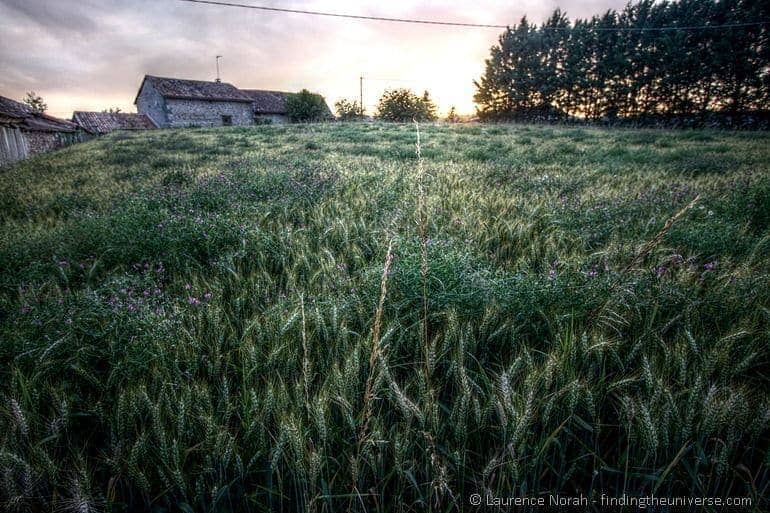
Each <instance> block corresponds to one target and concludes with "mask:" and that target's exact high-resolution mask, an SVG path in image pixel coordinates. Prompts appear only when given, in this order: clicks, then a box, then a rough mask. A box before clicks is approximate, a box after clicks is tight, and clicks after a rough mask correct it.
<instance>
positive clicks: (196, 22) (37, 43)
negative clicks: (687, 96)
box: [0, 0, 625, 118]
mask: <svg viewBox="0 0 770 513" xmlns="http://www.w3.org/2000/svg"><path fill="white" fill-rule="evenodd" d="M255 5H257V4H255ZM258 5H265V6H271V7H280V8H295V9H313V10H317V11H327V12H334V13H345V14H353V15H363V16H384V17H399V18H412V19H423V20H440V21H451V22H464V23H486V24H502V25H512V24H514V23H518V21H519V20H520V19H521V18H522V17H523V16H527V18H528V19H529V20H531V21H533V22H535V23H541V22H543V21H544V20H545V19H546V18H547V17H548V16H549V15H550V14H551V12H553V10H554V9H556V8H561V9H562V10H563V11H565V12H566V13H567V15H568V16H570V18H584V17H590V16H592V15H594V14H599V13H601V12H604V11H606V10H608V9H621V8H623V6H624V5H625V2H622V1H619V0H595V1H591V2H574V1H572V0H570V1H566V2H559V3H558V4H557V3H556V2H548V3H539V2H536V1H533V0H526V1H524V2H522V3H520V4H518V5H515V6H511V5H500V2H496V1H491V0H487V1H484V2H478V3H475V5H472V6H471V5H466V4H463V5H449V3H447V2H445V1H438V0H434V1H428V2H424V3H421V4H420V5H412V4H411V3H410V2H408V1H406V0H396V1H394V2H390V3H389V4H388V6H387V8H383V7H382V5H381V4H379V3H376V2H374V1H372V0H366V1H362V2H353V1H351V0H345V1H343V2H330V1H328V0H310V1H289V2H281V3H278V2H275V1H272V2H271V1H263V2H259V3H258ZM502 31H503V29H496V28H471V27H447V26H431V25H412V24H405V23H396V22H386V21H374V20H349V19H339V18H328V17H318V16H312V15H303V14H294V13H278V12H264V11H255V10H249V9H243V8H228V7H223V6H214V5H204V4H192V3H183V2H179V1H178V0H163V1H151V0H135V1H132V2H119V1H118V0H101V1H100V0H84V1H82V2H78V3H77V4H76V5H65V4H64V3H62V2H53V1H51V0H0V32H2V34H3V37H4V40H5V41H4V42H5V44H4V45H3V48H1V49H0V65H1V66H2V68H3V69H4V70H6V73H5V74H3V76H2V77H0V95H3V96H7V97H9V98H11V99H14V100H17V101H22V99H23V97H24V95H25V94H26V93H27V92H29V91H34V92H35V93H37V94H39V95H40V96H41V97H42V98H43V99H44V100H45V102H46V103H47V104H48V110H47V113H48V114H51V115H54V116H57V117H62V118H69V117H71V116H72V113H73V112H74V111H102V110H106V109H110V108H120V109H121V111H122V112H135V111H136V109H135V106H134V104H133V101H134V97H135V96H136V93H137V91H138V89H139V86H140V84H141V81H142V79H143V77H144V76H145V75H158V76H167V77H174V78H181V79H190V80H206V81H213V80H215V79H216V61H215V57H216V56H217V55H221V56H223V57H222V58H221V59H220V62H219V64H220V70H221V72H220V76H221V79H222V81H223V82H227V83H230V84H232V85H234V86H236V87H238V88H240V89H268V90H281V91H292V92H293V91H299V90H301V89H308V90H310V91H313V92H317V93H320V94H322V95H323V96H324V97H325V99H326V101H327V104H328V105H329V107H330V108H332V110H334V103H335V102H336V101H338V100H340V99H343V98H344V99H349V100H355V101H358V99H359V77H360V76H363V77H364V82H363V89H364V107H365V110H366V112H367V113H369V114H371V113H373V111H374V108H375V106H376V103H377V100H378V99H379V97H380V96H381V95H382V93H383V92H384V91H385V90H387V89H398V88H402V87H405V88H408V89H411V90H413V91H414V92H416V93H418V94H421V93H422V92H423V91H424V90H428V91H429V92H430V94H431V96H432V97H433V99H434V101H435V102H436V104H437V106H438V109H439V113H440V114H441V115H442V116H443V115H445V114H446V113H447V112H448V111H449V109H450V108H451V107H452V106H454V107H456V109H457V112H458V113H459V114H461V115H468V114H474V113H475V105H474V104H473V94H474V92H475V87H474V85H473V81H474V80H476V79H478V78H479V77H480V76H481V74H482V72H483V70H484V60H485V59H486V58H487V57H488V55H489V49H490V48H491V46H492V45H494V44H495V43H496V42H497V39H498V37H499V35H500V34H501V33H502ZM289 35H290V36H291V37H287V36H289ZM298 36H302V37H298ZM309 48H310V49H309ZM415 50H417V51H415ZM180 55H185V56H187V58H181V57H180ZM118 61H119V62H118ZM116 62H118V65H117V66H116V65H115V63H116ZM265 68H266V69H268V70H270V73H269V74H266V73H264V72H261V71H260V70H262V69H265Z"/></svg>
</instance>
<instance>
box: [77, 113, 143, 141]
mask: <svg viewBox="0 0 770 513" xmlns="http://www.w3.org/2000/svg"><path fill="white" fill-rule="evenodd" d="M72 121H73V122H74V123H77V124H78V125H79V126H80V127H81V128H82V129H83V130H85V131H86V132H87V133H88V134H90V135H104V134H108V133H110V132H114V131H115V130H154V129H156V128H158V126H157V125H156V124H155V123H153V122H152V120H151V119H150V118H148V117H147V116H145V115H144V114H130V113H126V112H83V111H75V112H73V113H72Z"/></svg>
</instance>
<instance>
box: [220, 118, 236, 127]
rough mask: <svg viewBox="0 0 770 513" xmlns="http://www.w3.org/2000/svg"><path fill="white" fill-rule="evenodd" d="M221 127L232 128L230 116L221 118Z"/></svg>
mask: <svg viewBox="0 0 770 513" xmlns="http://www.w3.org/2000/svg"><path fill="white" fill-rule="evenodd" d="M222 125H224V126H232V125H233V117H232V116H222Z"/></svg>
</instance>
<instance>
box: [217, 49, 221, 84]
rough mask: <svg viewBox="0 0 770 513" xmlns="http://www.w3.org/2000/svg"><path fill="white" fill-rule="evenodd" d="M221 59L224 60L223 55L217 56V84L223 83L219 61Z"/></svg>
mask: <svg viewBox="0 0 770 513" xmlns="http://www.w3.org/2000/svg"><path fill="white" fill-rule="evenodd" d="M221 58H222V56H221V55H217V82H221V81H222V79H221V78H219V59H221Z"/></svg>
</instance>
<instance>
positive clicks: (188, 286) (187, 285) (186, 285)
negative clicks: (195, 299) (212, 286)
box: [184, 283, 192, 290]
mask: <svg viewBox="0 0 770 513" xmlns="http://www.w3.org/2000/svg"><path fill="white" fill-rule="evenodd" d="M191 288H192V285H190V284H189V283H185V284H184V289H185V290H190V289H191Z"/></svg>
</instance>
